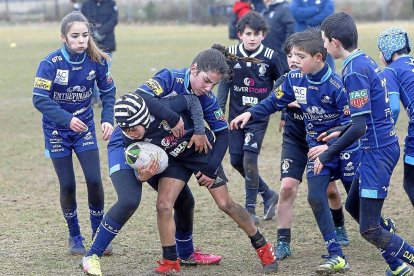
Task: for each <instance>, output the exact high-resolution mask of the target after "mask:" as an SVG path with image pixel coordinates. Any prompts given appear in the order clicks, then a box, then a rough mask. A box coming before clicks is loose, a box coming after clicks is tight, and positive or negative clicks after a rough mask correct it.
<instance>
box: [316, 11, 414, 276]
mask: <svg viewBox="0 0 414 276" xmlns="http://www.w3.org/2000/svg"><path fill="white" fill-rule="evenodd" d="M321 30H322V38H323V40H324V46H325V47H326V49H327V50H328V52H329V53H330V54H331V55H332V57H333V58H335V59H339V58H340V59H343V60H344V61H343V64H344V68H343V70H342V79H343V82H344V85H345V88H346V92H347V95H348V99H349V106H350V113H351V116H352V123H351V125H350V126H347V127H346V128H344V129H342V130H341V131H340V132H334V133H332V134H328V133H325V134H321V136H320V137H318V140H322V139H323V140H329V139H330V138H332V137H337V136H338V135H341V137H340V138H339V139H338V140H336V142H335V143H333V144H332V145H330V147H329V148H328V150H326V151H325V152H324V153H323V154H321V155H320V156H319V157H317V158H316V160H315V165H314V171H315V173H316V174H318V173H319V172H320V171H321V169H323V167H324V164H327V163H328V162H329V160H331V159H332V157H334V156H336V155H337V154H338V153H339V152H340V151H341V150H342V149H343V148H345V147H347V146H348V145H350V144H352V143H354V142H355V141H356V140H357V139H359V138H361V142H362V154H361V162H360V165H359V166H358V169H357V172H356V174H355V178H354V181H353V183H352V186H351V190H350V191H349V193H348V197H347V200H346V204H345V208H346V209H347V211H348V212H349V213H350V214H351V216H352V217H353V218H354V219H355V220H356V221H357V222H358V223H359V232H360V234H361V236H362V237H363V238H364V239H365V240H367V241H368V242H369V243H371V244H372V245H374V246H375V247H377V248H379V249H380V250H381V252H382V256H383V257H384V259H385V260H386V262H387V263H388V265H389V267H388V268H387V270H386V275H390V276H391V275H412V271H411V269H410V267H408V266H407V264H406V263H408V264H413V258H412V256H414V248H413V247H412V246H411V245H410V244H409V243H407V242H406V241H405V240H403V239H402V238H401V237H400V236H398V235H396V234H395V233H392V232H389V231H387V230H386V229H384V228H383V227H382V225H381V210H382V206H383V204H384V200H385V198H386V197H387V193H388V188H389V185H390V179H391V174H392V171H393V170H394V168H395V166H396V164H397V162H398V159H399V155H400V147H399V145H398V138H397V135H396V131H395V128H394V124H393V122H392V119H391V116H392V114H391V108H390V106H389V104H388V101H389V99H388V95H387V90H386V89H385V79H384V76H383V74H382V71H381V70H380V69H379V67H378V65H377V64H376V63H375V62H374V61H373V60H372V59H371V58H370V57H369V56H368V55H366V54H365V53H364V52H362V51H361V50H360V49H358V30H357V27H356V25H355V22H354V20H353V18H352V16H351V15H349V14H347V13H344V12H341V13H336V14H333V15H331V16H329V17H328V18H326V19H325V20H324V21H323V23H322V25H321Z"/></svg>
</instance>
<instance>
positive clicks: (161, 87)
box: [138, 68, 228, 132]
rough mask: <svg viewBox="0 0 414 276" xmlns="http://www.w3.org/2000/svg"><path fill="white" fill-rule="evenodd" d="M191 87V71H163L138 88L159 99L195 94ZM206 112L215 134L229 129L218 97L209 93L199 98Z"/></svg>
mask: <svg viewBox="0 0 414 276" xmlns="http://www.w3.org/2000/svg"><path fill="white" fill-rule="evenodd" d="M189 87H190V69H187V68H184V69H162V70H160V71H159V72H157V73H156V74H155V76H153V77H152V78H151V79H149V80H148V81H146V82H145V83H144V84H143V85H141V86H139V87H138V90H140V91H143V92H145V93H148V94H150V95H153V96H155V97H158V98H163V97H170V96H174V95H185V94H194V93H193V92H192V91H191V90H189ZM198 99H199V100H200V103H201V107H202V108H203V112H204V120H205V121H206V122H207V124H208V126H209V127H210V129H211V130H212V131H213V132H217V131H220V130H223V129H227V128H228V125H227V121H226V118H225V116H224V114H223V111H222V110H221V108H220V106H219V104H218V102H217V98H216V95H214V94H213V92H211V91H210V92H208V93H207V94H205V95H202V96H198Z"/></svg>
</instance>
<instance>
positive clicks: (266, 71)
mask: <svg viewBox="0 0 414 276" xmlns="http://www.w3.org/2000/svg"><path fill="white" fill-rule="evenodd" d="M229 52H230V53H232V54H234V55H237V56H239V57H254V58H258V59H260V60H262V62H260V63H257V64H255V63H251V62H241V61H232V62H231V64H230V66H231V67H232V71H233V79H232V81H231V82H230V103H229V118H228V119H229V121H231V120H233V119H234V118H235V117H237V116H238V115H240V114H242V113H243V112H245V111H246V110H247V109H248V108H250V107H252V106H254V105H256V104H258V103H259V102H261V101H262V100H263V99H265V98H267V96H268V95H269V94H270V92H271V91H272V89H273V85H274V82H275V81H276V80H277V79H278V78H279V77H280V76H282V75H283V70H282V68H281V65H280V62H279V56H278V54H277V53H276V52H275V51H273V50H272V49H270V48H268V47H266V46H264V45H263V44H261V45H260V46H259V47H258V48H257V49H256V51H254V52H253V53H250V55H249V54H248V53H246V50H245V49H244V48H243V43H240V44H237V45H233V46H231V47H230V48H229ZM268 119H269V117H265V118H261V119H260V120H259V121H255V122H254V123H255V124H260V123H262V124H263V125H264V127H266V126H267V121H268Z"/></svg>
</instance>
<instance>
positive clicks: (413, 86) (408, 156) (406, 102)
mask: <svg viewBox="0 0 414 276" xmlns="http://www.w3.org/2000/svg"><path fill="white" fill-rule="evenodd" d="M384 76H385V79H386V87H387V90H388V93H389V95H392V94H394V95H397V96H398V98H399V99H400V100H401V103H402V105H403V106H404V108H405V110H406V111H407V115H408V120H409V121H408V134H407V136H406V138H405V144H404V153H405V157H404V161H405V162H406V163H409V164H412V165H414V58H413V57H410V56H408V55H404V56H401V57H399V58H398V59H397V60H395V61H393V62H392V63H391V64H390V65H389V66H388V67H386V68H385V69H384ZM398 107H399V103H398Z"/></svg>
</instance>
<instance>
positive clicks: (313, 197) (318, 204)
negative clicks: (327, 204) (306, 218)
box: [308, 193, 323, 211]
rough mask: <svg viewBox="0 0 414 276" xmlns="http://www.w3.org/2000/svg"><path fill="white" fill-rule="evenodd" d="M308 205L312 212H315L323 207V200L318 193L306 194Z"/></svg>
mask: <svg viewBox="0 0 414 276" xmlns="http://www.w3.org/2000/svg"><path fill="white" fill-rule="evenodd" d="M308 203H309V205H310V207H311V208H312V210H314V211H317V210H320V209H322V207H323V198H322V197H321V196H320V194H319V193H318V194H317V193H308Z"/></svg>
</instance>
